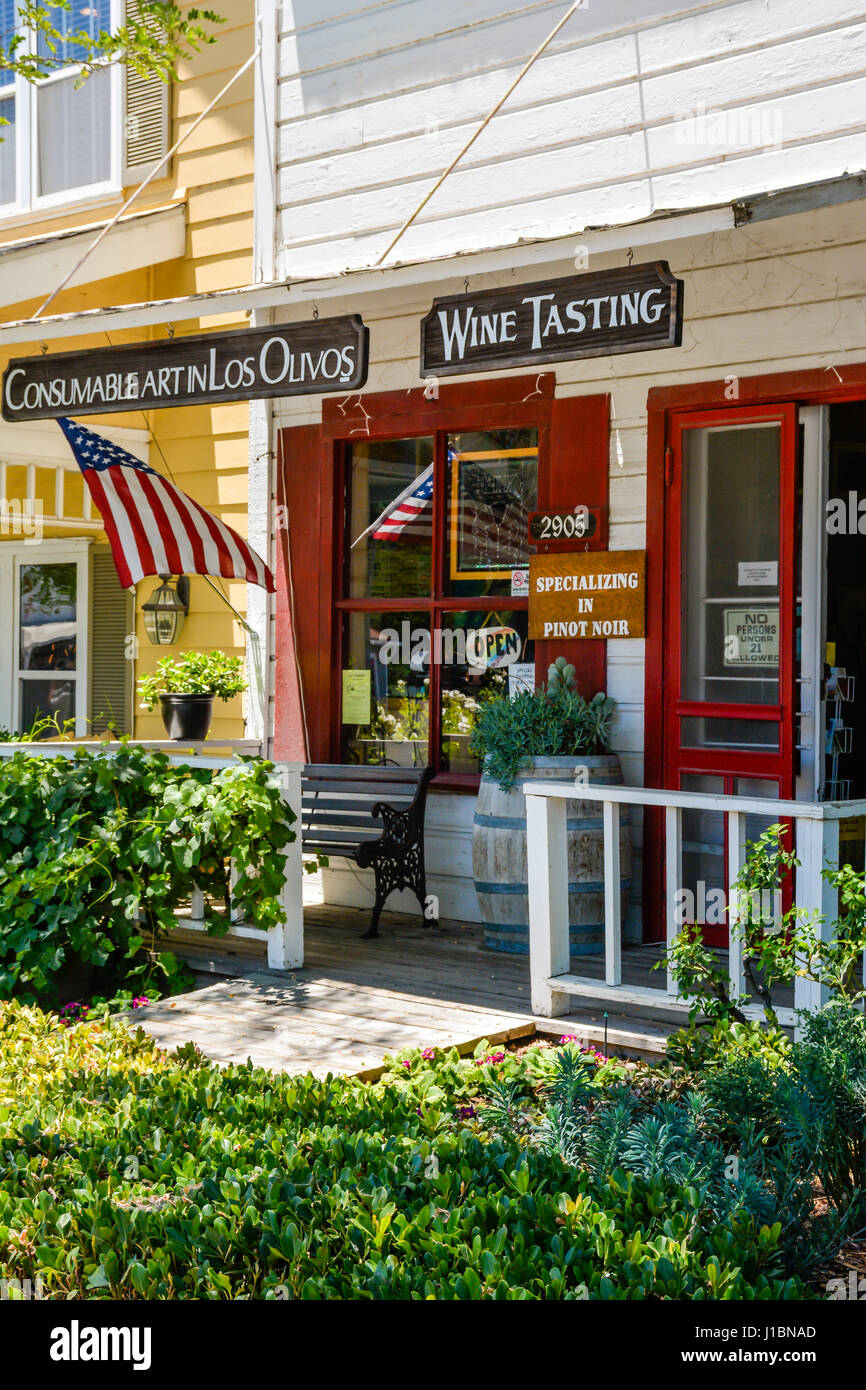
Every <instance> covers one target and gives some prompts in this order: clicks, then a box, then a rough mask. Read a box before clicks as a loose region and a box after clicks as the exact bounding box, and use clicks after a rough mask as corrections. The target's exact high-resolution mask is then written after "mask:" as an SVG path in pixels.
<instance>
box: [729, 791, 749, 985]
mask: <svg viewBox="0 0 866 1390" xmlns="http://www.w3.org/2000/svg"><path fill="white" fill-rule="evenodd" d="M745 858H746V818H745V816H744V815H743V813H742V811H730V812H729V813H728V979H729V988H730V991H731V998H732V999H739V998H740V996H741V995H743V994H745V992H746V977H745V974H744V971H743V938H742V934H741V931H740V927H741V923H742V914H741V913H740V903H739V890H738V889H737V879H738V878H739V876H740V873H741V871H742V868H743V864H744V862H745Z"/></svg>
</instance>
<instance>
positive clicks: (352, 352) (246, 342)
mask: <svg viewBox="0 0 866 1390" xmlns="http://www.w3.org/2000/svg"><path fill="white" fill-rule="evenodd" d="M368 362H369V330H368V329H367V328H366V326H365V325H364V323H363V322H362V320H361V319H360V318H359V317H358V316H357V315H356V314H347V315H345V316H344V317H342V318H332V319H312V320H310V321H309V322H306V323H293V324H284V325H274V326H273V327H270V328H259V329H251V330H248V329H245V328H240V329H233V330H230V331H228V332H225V333H200V334H195V335H191V336H189V337H179V338H167V339H164V340H163V341H161V342H148V343H125V344H123V345H122V346H120V347H110V348H99V349H96V350H94V351H92V352H63V353H48V354H46V355H45V356H34V357H16V358H13V359H12V361H11V362H10V363H9V366H8V367H7V368H6V371H5V372H4V374H3V419H4V420H51V419H55V418H56V417H58V416H62V415H67V414H69V413H70V412H74V411H84V412H86V413H87V414H88V415H99V414H104V413H106V412H111V413H112V414H114V413H117V412H119V411H125V410H146V409H150V408H156V407H158V408H159V409H165V408H167V407H170V406H181V405H207V404H216V403H218V402H221V401H239V400H260V399H264V398H265V397H268V396H300V395H311V394H314V393H317V392H325V391H356V390H358V389H359V388H360V387H361V386H363V385H364V383H365V382H366V380H367V368H368Z"/></svg>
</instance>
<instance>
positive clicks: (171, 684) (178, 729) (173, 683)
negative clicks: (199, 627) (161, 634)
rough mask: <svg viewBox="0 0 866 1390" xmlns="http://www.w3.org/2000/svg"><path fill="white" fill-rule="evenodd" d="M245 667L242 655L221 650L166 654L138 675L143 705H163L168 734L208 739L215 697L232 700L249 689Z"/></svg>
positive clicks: (193, 739)
mask: <svg viewBox="0 0 866 1390" xmlns="http://www.w3.org/2000/svg"><path fill="white" fill-rule="evenodd" d="M242 667H243V658H242V657H240V656H229V655H228V654H227V653H226V652H221V651H211V652H184V653H183V655H182V656H179V657H170V656H166V657H163V659H162V661H158V662H157V665H156V670H155V671H152V672H151V673H150V675H146V676H139V678H138V693H139V695H140V696H141V704H142V709H148V710H151V709H155V708H156V706H157V702H158V703H159V704H160V705H161V706H162V722H163V724H164V725H165V731H166V733H167V734H168V736H169V738H176V739H190V740H192V741H198V740H200V739H205V738H207V733H208V729H209V728H210V722H211V718H212V716H213V702H214V700H216V699H219V700H230V699H232V697H233V696H234V695H240V694H241V692H242V691H244V690H246V688H247V683H246V681H245V680H244V678H243V675H242V674H241V670H242Z"/></svg>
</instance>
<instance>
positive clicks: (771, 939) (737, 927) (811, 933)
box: [653, 825, 866, 1032]
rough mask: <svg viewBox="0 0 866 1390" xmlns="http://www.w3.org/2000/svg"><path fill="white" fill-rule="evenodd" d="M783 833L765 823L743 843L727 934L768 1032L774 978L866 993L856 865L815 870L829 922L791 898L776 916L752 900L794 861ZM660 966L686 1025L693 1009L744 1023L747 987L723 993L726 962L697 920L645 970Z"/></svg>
mask: <svg viewBox="0 0 866 1390" xmlns="http://www.w3.org/2000/svg"><path fill="white" fill-rule="evenodd" d="M789 833H790V827H789V826H787V825H771V826H770V827H769V828H768V829H767V830H765V831H764V832H763V834H762V835H759V836H758V838H757V840H755V841H754V842H753V843H750V844H749V845H748V847H747V848H748V852H747V854H746V859H745V863H744V865H743V868H742V869H741V871H740V873H739V875H738V877H737V880H736V885H735V887H736V892H737V899H738V905H739V907H740V911H739V912H738V914H737V920H735V921H733V922H732V923H731V933H732V935H734V936H736V937H738V938H739V939H740V940H741V942H742V951H743V968H744V973H745V978H746V982H747V984H748V986H749V987H750V989H751V992H752V994H754V995H755V996H756V997H757V998H758V999H759V1000H760V1001H761V1005H762V1007H763V1010H764V1016H765V1018H766V1019H767V1022H768V1023H769V1024H770V1027H771V1029H772V1030H773V1031H774V1032H778V1018H777V1016H776V1011H775V1008H774V1006H773V993H772V991H773V989H774V988H775V986H776V985H778V984H782V985H790V984H791V983H792V982H793V981H795V980H796V979H798V978H801V979H806V980H812V981H814V982H815V983H816V984H818V985H820V986H821V988H822V990H824V989H825V990H828V991H829V992H830V993H832V994H834V995H836V996H837V997H838V998H840V999H843V1000H847V1001H848V1002H850V1003H857V1002H858V1001H861V1000H863V999H864V998H866V988H864V987H863V983H862V980H861V975H860V969H861V963H862V960H863V953H864V951H866V887H864V880H863V874H862V873H861V872H857V871H856V870H855V869H853V868H852V867H851V865H850V864H842V865H840V866H839V867H838V868H836V869H825V870H824V871H823V872H822V875H821V876H822V878H823V879H824V880H825V881H826V882H827V883H829V884H830V886H831V888H833V889H834V891H835V896H836V897H837V900H838V915H837V916H836V919H835V920H834V922H833V923H832V925H831V926H830V927H829V929H828V928H827V924H826V922H825V919H824V917H823V915H822V914H821V913H819V912H807V911H805V910H804V909H802V908H800V907H798V906H797V904H796V903H795V904H794V905H793V907H791V908H790V909H789V910H788V912H786V913H784V914H783V915H780V917H779V920H778V921H776V920H772V921H770V922H767V921H765V920H764V918H763V915H762V911H761V910H760V908H759V907H758V905H759V904H761V902H762V900H766V899H767V897H769V898H770V899H772V897H773V895H774V894H776V893H777V892H778V891H779V890H780V889H781V885H782V883H783V881H784V880H785V878H786V877H789V876H790V875H791V874H793V873H794V871H795V870H796V869H797V868H798V866H799V863H800V861H799V860H798V859H797V857H796V855H795V854H794V853H793V851H791V850H790V849H787V848H785V846H784V845H783V843H782V841H783V839H784V838H785V836H786V835H788V834H789ZM730 910H731V907H730V904H729V907H728V911H730ZM665 967H667V968H668V969H669V970H670V972H671V974H672V976H673V979H674V981H675V982H676V986H677V991H678V993H679V994H680V995H681V997H682V998H684V999H689V1000H691V1007H690V1010H689V1019H690V1022H691V1023H692V1024H694V1022H695V1020H696V1019H697V1018H699V1017H700V1016H701V1015H704V1016H705V1017H706V1018H707V1019H709V1020H711V1021H713V1022H725V1021H727V1022H728V1023H730V1022H733V1021H736V1022H739V1023H744V1022H745V1014H744V1013H743V1006H744V1005H745V1004H746V1003H748V1002H749V994H748V993H746V994H743V995H742V996H741V997H734V996H732V995H731V992H730V980H729V977H728V972H727V968H726V967H725V966H724V962H723V961H722V960H721V959H720V958H719V957H718V955H717V954H716V952H715V951H713V950H712V949H711V948H710V947H709V946H707V945H706V944H705V942H704V939H703V932H702V929H701V927H700V926H699V925H695V924H690V923H684V924H683V925H682V926H681V928H680V931H679V934H678V935H677V937H676V939H675V941H674V942H673V944H672V945H671V947H670V948H669V950H668V951H667V952H666V954H665V957H664V959H663V960H661V961H658V962H657V963H656V965H654V966H653V969H654V970H657V969H663V968H665Z"/></svg>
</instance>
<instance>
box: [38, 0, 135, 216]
mask: <svg viewBox="0 0 866 1390" xmlns="http://www.w3.org/2000/svg"><path fill="white" fill-rule="evenodd" d="M116 8H117V6H116V5H114V4H113V3H112V0H72V6H71V8H70V9H68V10H64V9H60V8H58V7H57V6H53V7H52V23H53V24H54V25H55V27H56V28H57V29H59V30H60V32H61V33H62V34H65V35H68V36H69V37H68V38H67V39H66V40H65V41H64V42H62V43H60V44H58V45H57V47H56V49H55V52H54V53H53V54H52V53H51V51H50V49H49V47H48V44H47V43H46V41H45V40H44V39H43V38H41V37H40V39H39V54H40V57H42V58H45V59H48V60H50V61H52V62H55V63H57V64H58V66H57V70H56V71H55V72H54V73H52V75H51V76H50V77H46V78H45V79H44V81H42V82H40V83H39V84H38V86H37V87H36V89H35V99H36V111H35V120H36V132H37V140H36V151H35V153H36V158H35V166H36V168H35V173H36V189H35V193H36V197H37V198H45V197H52V196H53V195H55V194H58V193H63V192H66V191H68V190H69V189H73V188H75V189H80V188H89V187H94V186H98V185H100V184H107V183H110V181H111V177H112V158H111V156H112V125H113V124H116V122H114V121H113V115H114V113H113V110H112V96H113V90H112V89H113V87H114V86H115V85H116V81H117V79H118V78H119V75H120V69H119V68H118V69H117V73H115V72H114V71H113V70H112V67H106V68H104V69H102V71H99V72H95V73H94V74H93V75H92V76H91V77H89V78H88V79H87V81H86V82H85V83H84V85H83V86H81V87H78V88H76V85H75V84H76V82H77V80H78V78H79V76H80V73H81V67H80V64H81V60H82V58H83V57H84V54H85V49H84V47H83V46H82V45H78V44H76V43H75V41H74V36H75V35H77V34H81V33H85V34H89V36H90V37H91V38H96V36H97V35H98V34H99V32H100V31H101V30H107V29H111V27H112V20H113V19H114V18H115V16H114V15H113V13H112V11H113V10H114V9H116ZM117 18H119V15H118V16H117Z"/></svg>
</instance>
